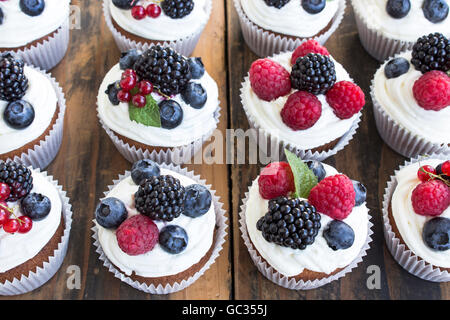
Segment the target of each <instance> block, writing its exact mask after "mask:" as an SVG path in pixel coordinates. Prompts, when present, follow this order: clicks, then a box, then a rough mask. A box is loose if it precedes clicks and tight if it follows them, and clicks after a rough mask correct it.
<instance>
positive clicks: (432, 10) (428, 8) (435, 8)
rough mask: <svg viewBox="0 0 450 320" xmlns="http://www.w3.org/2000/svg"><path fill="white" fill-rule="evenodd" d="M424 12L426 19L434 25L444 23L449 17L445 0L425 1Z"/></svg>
mask: <svg viewBox="0 0 450 320" xmlns="http://www.w3.org/2000/svg"><path fill="white" fill-rule="evenodd" d="M422 10H423V14H424V16H425V18H427V20H429V21H431V22H433V23H438V22H441V21H444V20H445V19H446V18H447V16H448V4H447V2H445V0H425V1H424V2H423V5H422Z"/></svg>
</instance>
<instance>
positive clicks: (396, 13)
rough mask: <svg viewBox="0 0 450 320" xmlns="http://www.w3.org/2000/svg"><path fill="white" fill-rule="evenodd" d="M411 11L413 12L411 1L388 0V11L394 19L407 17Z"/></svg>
mask: <svg viewBox="0 0 450 320" xmlns="http://www.w3.org/2000/svg"><path fill="white" fill-rule="evenodd" d="M409 10H411V2H410V1H409V0H388V2H387V3H386V11H387V13H388V14H389V15H390V16H391V17H392V18H394V19H401V18H404V17H406V16H407V15H408V13H409Z"/></svg>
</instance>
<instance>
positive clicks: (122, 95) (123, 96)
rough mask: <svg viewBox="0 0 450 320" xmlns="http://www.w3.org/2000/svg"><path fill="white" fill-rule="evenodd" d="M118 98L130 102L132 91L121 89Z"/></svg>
mask: <svg viewBox="0 0 450 320" xmlns="http://www.w3.org/2000/svg"><path fill="white" fill-rule="evenodd" d="M117 99H119V101H120V102H126V103H128V102H130V101H131V93H129V92H126V91H124V90H120V91H119V92H118V93H117Z"/></svg>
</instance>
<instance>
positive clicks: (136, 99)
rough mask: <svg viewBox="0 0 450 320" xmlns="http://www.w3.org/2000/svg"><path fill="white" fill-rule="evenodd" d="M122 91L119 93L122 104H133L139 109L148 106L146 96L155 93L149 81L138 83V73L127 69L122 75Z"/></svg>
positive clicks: (118, 97) (118, 96)
mask: <svg viewBox="0 0 450 320" xmlns="http://www.w3.org/2000/svg"><path fill="white" fill-rule="evenodd" d="M120 88H121V90H120V91H119V92H118V93H117V99H119V101H120V102H126V103H129V102H130V101H131V103H132V104H133V105H134V106H135V107H137V108H143V107H145V105H146V104H147V98H146V96H147V95H149V94H150V93H152V92H153V85H152V84H151V82H149V81H147V80H142V81H139V82H138V77H137V74H136V71H134V70H133V69H127V70H125V71H124V72H123V73H122V79H121V80H120Z"/></svg>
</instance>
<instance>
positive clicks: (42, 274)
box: [0, 167, 72, 296]
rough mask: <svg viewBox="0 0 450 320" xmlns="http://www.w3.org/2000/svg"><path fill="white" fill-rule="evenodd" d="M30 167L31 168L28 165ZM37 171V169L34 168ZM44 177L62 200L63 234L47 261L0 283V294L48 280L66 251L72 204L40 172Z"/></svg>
mask: <svg viewBox="0 0 450 320" xmlns="http://www.w3.org/2000/svg"><path fill="white" fill-rule="evenodd" d="M30 169H32V168H31V167H30ZM36 170H37V171H38V172H39V169H36ZM40 173H41V174H42V175H43V176H44V177H47V179H48V181H50V182H51V183H52V184H53V185H54V186H55V188H56V189H57V190H58V192H59V196H60V198H61V202H62V215H63V218H64V223H65V227H64V234H63V236H62V238H61V242H60V243H59V244H58V248H57V249H56V250H55V251H54V252H53V256H51V257H49V259H48V260H49V261H48V262H44V264H43V266H42V267H38V268H37V269H36V271H30V272H29V273H28V274H27V275H25V274H24V275H22V277H21V278H20V279H17V278H15V279H14V280H13V281H12V282H10V281H6V282H5V283H0V295H4V296H13V295H19V294H24V293H27V292H30V291H32V290H34V289H37V288H39V287H40V286H42V285H43V284H44V283H46V282H47V281H48V280H50V279H51V278H52V277H53V276H54V275H55V273H56V272H57V271H58V270H59V268H61V265H62V263H63V261H64V257H65V256H66V253H67V247H68V244H69V237H70V230H71V227H72V206H71V204H70V202H69V198H68V197H67V196H66V192H65V191H64V190H63V189H62V187H61V186H60V185H58V181H56V180H54V179H53V177H52V176H48V175H47V172H45V171H43V172H40Z"/></svg>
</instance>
